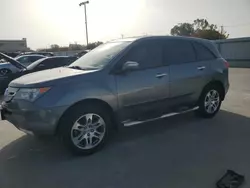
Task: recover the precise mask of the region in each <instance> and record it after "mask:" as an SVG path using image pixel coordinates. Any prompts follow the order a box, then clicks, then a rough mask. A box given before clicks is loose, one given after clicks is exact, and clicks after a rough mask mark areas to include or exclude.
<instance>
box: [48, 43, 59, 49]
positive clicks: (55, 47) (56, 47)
mask: <svg viewBox="0 0 250 188" xmlns="http://www.w3.org/2000/svg"><path fill="white" fill-rule="evenodd" d="M50 48H51V49H54V50H58V49H59V48H60V46H59V45H58V44H52V45H50Z"/></svg>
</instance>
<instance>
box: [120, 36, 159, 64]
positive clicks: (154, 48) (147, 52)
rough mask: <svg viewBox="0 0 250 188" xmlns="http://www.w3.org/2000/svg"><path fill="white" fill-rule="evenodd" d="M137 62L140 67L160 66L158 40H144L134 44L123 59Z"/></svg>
mask: <svg viewBox="0 0 250 188" xmlns="http://www.w3.org/2000/svg"><path fill="white" fill-rule="evenodd" d="M126 61H135V62H137V63H139V68H140V69H147V68H154V67H159V66H162V65H163V64H162V45H161V44H160V43H159V42H158V41H145V42H141V43H139V44H138V45H136V46H134V47H133V48H132V49H131V50H130V51H129V53H128V54H127V55H126V57H125V59H124V63H125V62H126Z"/></svg>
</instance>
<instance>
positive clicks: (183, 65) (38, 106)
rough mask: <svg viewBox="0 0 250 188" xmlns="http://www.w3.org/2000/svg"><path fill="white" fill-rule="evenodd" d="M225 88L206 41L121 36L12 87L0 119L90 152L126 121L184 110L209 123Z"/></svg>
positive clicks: (217, 58) (223, 69) (223, 71)
mask: <svg viewBox="0 0 250 188" xmlns="http://www.w3.org/2000/svg"><path fill="white" fill-rule="evenodd" d="M228 88H229V82H228V63H227V62H226V61H225V59H223V58H222V57H221V55H220V54H219V52H218V50H217V49H216V47H215V46H214V44H213V43H212V42H210V41H208V40H203V39H196V38H185V37H170V36H154V37H142V38H129V39H122V40H116V41H112V42H108V43H106V44H103V45H101V46H99V47H97V48H96V49H94V50H92V51H90V52H89V53H87V54H86V55H84V56H83V57H82V58H80V59H78V60H76V61H75V62H74V63H73V64H71V65H70V66H68V67H63V68H56V69H51V70H45V71H41V72H37V73H32V74H28V75H25V76H22V77H20V78H18V79H16V80H14V81H12V82H11V83H10V84H9V87H8V89H7V90H6V92H5V96H4V102H3V103H2V110H1V115H2V119H6V120H8V121H9V122H11V123H12V124H14V125H15V126H16V127H17V128H18V129H20V130H22V131H24V132H28V133H32V134H34V135H44V134H49V135H59V136H60V137H61V138H62V140H63V142H64V143H65V145H66V146H67V147H68V148H69V149H70V150H71V151H72V152H73V153H77V154H90V153H93V152H95V151H97V150H98V149H100V148H101V147H102V146H103V145H104V143H105V142H106V141H107V138H108V136H109V135H110V134H109V133H111V131H112V130H113V129H119V128H121V127H123V126H124V125H125V124H127V123H131V122H133V121H138V120H140V121H146V120H148V119H154V118H156V117H161V116H163V115H164V114H167V113H172V112H182V111H186V110H190V109H195V111H196V114H198V115H200V116H202V117H205V118H211V117H213V116H214V115H215V114H216V113H217V112H218V111H219V109H220V105H221V102H222V101H223V100H224V98H225V95H226V93H227V91H228ZM197 107H198V108H197Z"/></svg>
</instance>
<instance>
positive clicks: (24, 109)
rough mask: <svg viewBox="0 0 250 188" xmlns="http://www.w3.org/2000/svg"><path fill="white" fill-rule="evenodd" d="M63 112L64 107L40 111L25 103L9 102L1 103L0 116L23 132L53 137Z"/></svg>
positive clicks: (40, 109)
mask: <svg viewBox="0 0 250 188" xmlns="http://www.w3.org/2000/svg"><path fill="white" fill-rule="evenodd" d="M65 110H66V107H54V108H46V109H42V108H39V107H37V106H35V105H33V104H32V103H30V102H27V101H14V102H12V101H11V102H9V103H6V102H3V103H2V105H1V116H2V120H7V121H9V122H10V123H12V124H13V125H14V126H15V127H16V128H18V129H19V130H21V131H23V132H26V133H30V132H32V133H38V134H45V135H53V134H55V131H56V127H57V124H58V122H59V119H60V117H61V116H62V114H63V112H64V111H65Z"/></svg>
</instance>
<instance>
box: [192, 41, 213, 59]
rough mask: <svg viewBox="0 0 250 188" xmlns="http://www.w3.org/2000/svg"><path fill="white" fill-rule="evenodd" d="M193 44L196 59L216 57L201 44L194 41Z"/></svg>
mask: <svg viewBox="0 0 250 188" xmlns="http://www.w3.org/2000/svg"><path fill="white" fill-rule="evenodd" d="M193 45H194V49H195V51H196V58H197V60H198V61H206V60H212V59H215V58H216V57H215V55H214V54H213V53H212V52H211V51H210V50H209V49H208V48H207V47H205V46H204V45H203V44H199V43H197V42H194V43H193Z"/></svg>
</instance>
